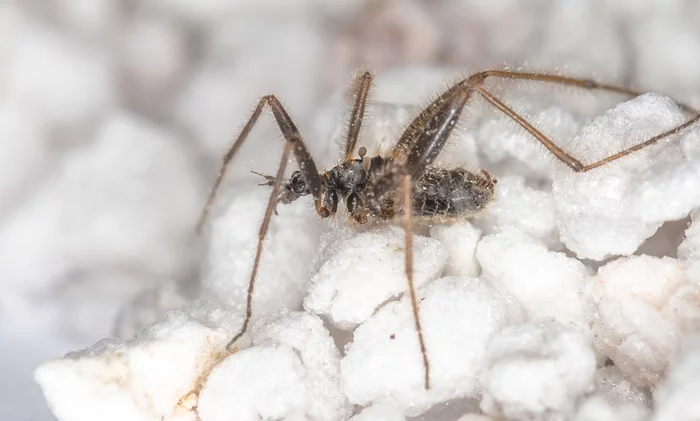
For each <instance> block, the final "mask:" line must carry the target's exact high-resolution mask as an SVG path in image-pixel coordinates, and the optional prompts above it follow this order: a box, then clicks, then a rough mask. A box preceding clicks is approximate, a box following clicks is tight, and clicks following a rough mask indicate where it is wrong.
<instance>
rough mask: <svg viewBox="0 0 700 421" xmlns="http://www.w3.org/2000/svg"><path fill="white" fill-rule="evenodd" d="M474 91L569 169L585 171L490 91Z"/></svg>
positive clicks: (580, 164) (577, 161)
mask: <svg viewBox="0 0 700 421" xmlns="http://www.w3.org/2000/svg"><path fill="white" fill-rule="evenodd" d="M474 90H475V91H476V92H478V93H479V94H480V95H481V96H482V97H484V99H485V100H486V101H487V102H489V103H491V104H492V105H493V106H494V107H496V108H497V109H498V110H500V111H501V112H503V114H505V115H507V116H508V117H509V118H510V119H512V120H513V121H515V122H516V123H518V125H520V126H521V127H522V128H523V129H525V130H527V131H528V132H529V133H530V134H531V135H532V136H534V137H535V139H537V140H538V141H540V143H542V144H543V145H544V147H545V148H547V149H549V151H550V152H552V154H554V156H556V157H557V159H559V160H560V161H561V162H563V163H564V164H566V165H567V166H569V168H571V169H572V170H574V171H576V172H581V171H585V168H586V166H585V165H583V164H582V163H581V161H579V160H577V159H576V158H574V157H572V156H571V155H569V154H568V153H566V152H565V151H564V150H563V149H562V148H560V147H558V146H557V145H555V144H554V142H552V141H551V140H549V138H548V137H547V136H545V135H544V134H542V132H540V131H539V130H537V129H536V128H535V127H534V126H533V125H532V124H530V123H529V122H528V121H527V120H525V119H524V118H523V117H522V116H520V114H518V113H516V112H515V111H513V109H511V108H510V107H508V106H507V105H506V104H504V103H503V102H501V100H499V99H498V98H496V97H495V96H494V95H492V94H491V93H490V92H489V91H487V90H485V89H484V88H482V87H480V86H478V87H475V88H474Z"/></svg>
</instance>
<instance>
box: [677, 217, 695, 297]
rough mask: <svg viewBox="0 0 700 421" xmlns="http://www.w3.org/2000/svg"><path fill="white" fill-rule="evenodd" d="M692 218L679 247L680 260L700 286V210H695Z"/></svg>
mask: <svg viewBox="0 0 700 421" xmlns="http://www.w3.org/2000/svg"><path fill="white" fill-rule="evenodd" d="M690 218H691V221H692V223H691V224H690V226H689V227H688V229H686V230H685V233H684V235H683V242H682V243H681V244H680V245H679V246H678V259H679V260H680V261H681V264H683V265H684V266H685V272H686V273H687V274H688V276H690V278H691V279H692V280H693V281H694V282H695V283H697V284H700V208H698V209H695V210H694V211H693V212H692V213H691V214H690Z"/></svg>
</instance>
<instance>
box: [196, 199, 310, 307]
mask: <svg viewBox="0 0 700 421" xmlns="http://www.w3.org/2000/svg"><path fill="white" fill-rule="evenodd" d="M227 193H228V194H227V195H226V196H227V197H230V198H231V200H230V201H228V204H227V206H226V208H225V209H223V211H222V212H220V213H217V214H215V215H214V217H213V218H212V221H211V224H210V226H209V228H208V230H209V232H210V233H211V237H210V238H211V239H210V241H209V244H208V250H207V258H206V262H205V266H204V270H203V279H202V286H203V288H204V296H205V297H206V298H210V299H216V300H220V301H222V302H223V303H225V304H228V305H230V306H232V307H233V308H236V309H238V310H239V311H243V310H244V309H245V305H246V292H247V289H248V288H247V287H248V280H249V279H250V272H251V270H252V267H253V260H254V257H255V250H256V246H257V243H258V232H259V229H260V226H259V225H260V223H261V222H262V216H263V214H264V212H265V207H266V206H267V201H268V197H269V195H270V192H269V191H268V190H267V189H263V188H261V187H256V186H253V187H247V188H238V189H234V190H233V191H230V192H227ZM319 231H320V227H319V226H318V225H317V218H316V216H315V215H314V213H313V211H312V209H310V207H309V204H308V203H306V202H304V201H298V202H296V203H294V204H292V205H290V206H285V207H282V206H279V214H278V215H276V216H274V217H273V218H272V221H271V224H270V228H269V231H268V234H267V239H266V240H265V243H264V250H265V253H264V254H263V255H262V258H261V261H260V269H259V271H258V275H257V281H256V291H255V301H254V303H253V312H254V314H255V317H256V318H258V317H263V316H265V315H268V314H271V313H274V312H276V311H278V310H279V309H281V308H288V309H299V308H301V301H302V298H303V297H304V295H305V293H306V291H307V289H308V282H309V275H310V273H311V263H312V261H313V254H314V251H315V250H316V247H317V243H318V241H317V240H318V234H319Z"/></svg>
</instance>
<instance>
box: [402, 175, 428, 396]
mask: <svg viewBox="0 0 700 421" xmlns="http://www.w3.org/2000/svg"><path fill="white" fill-rule="evenodd" d="M411 188H412V183H411V176H410V175H405V176H403V212H404V232H405V236H406V245H405V249H406V250H405V251H406V267H405V270H406V278H407V279H408V293H409V295H410V297H411V309H412V310H413V319H414V320H415V323H416V333H417V334H418V344H419V345H420V352H421V355H422V356H423V367H424V369H425V378H424V380H425V389H426V390H427V389H430V363H429V362H428V352H427V350H426V348H425V341H423V329H422V327H421V324H420V314H419V310H418V300H417V299H416V290H415V287H414V285H413V212H412V204H413V199H412V197H411Z"/></svg>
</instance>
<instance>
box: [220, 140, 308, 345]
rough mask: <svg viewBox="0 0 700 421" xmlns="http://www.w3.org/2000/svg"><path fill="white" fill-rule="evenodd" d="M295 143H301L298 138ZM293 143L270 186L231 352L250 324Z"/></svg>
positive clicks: (286, 144) (285, 148)
mask: <svg viewBox="0 0 700 421" xmlns="http://www.w3.org/2000/svg"><path fill="white" fill-rule="evenodd" d="M293 137H297V139H295V141H301V139H299V138H298V136H296V135H293ZM293 145H294V142H287V143H285V145H284V152H282V161H281V162H280V165H279V168H278V169H277V176H276V178H275V184H273V185H272V191H271V192H270V199H269V200H268V202H267V208H265V216H264V217H263V221H262V224H260V231H258V245H257V248H256V250H255V260H254V261H253V270H252V272H251V273H250V280H249V281H248V293H247V294H246V302H245V319H243V326H242V327H241V330H240V331H239V332H238V333H237V334H236V335H235V336H234V337H233V339H231V341H230V342H229V343H228V345H226V348H227V349H228V350H229V351H231V352H233V350H234V345H235V344H236V341H238V339H239V338H240V337H241V336H243V334H244V333H245V332H246V331H247V330H248V324H249V323H250V318H251V317H252V315H253V291H254V290H255V277H256V275H257V274H258V266H259V265H260V257H261V256H262V250H263V242H264V241H265V236H266V235H267V229H268V228H269V227H270V220H271V219H272V213H273V212H274V210H275V206H276V205H277V196H278V195H279V190H280V187H281V186H282V177H284V170H285V169H286V168H287V162H288V161H289V153H290V152H291V150H292V147H293Z"/></svg>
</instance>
